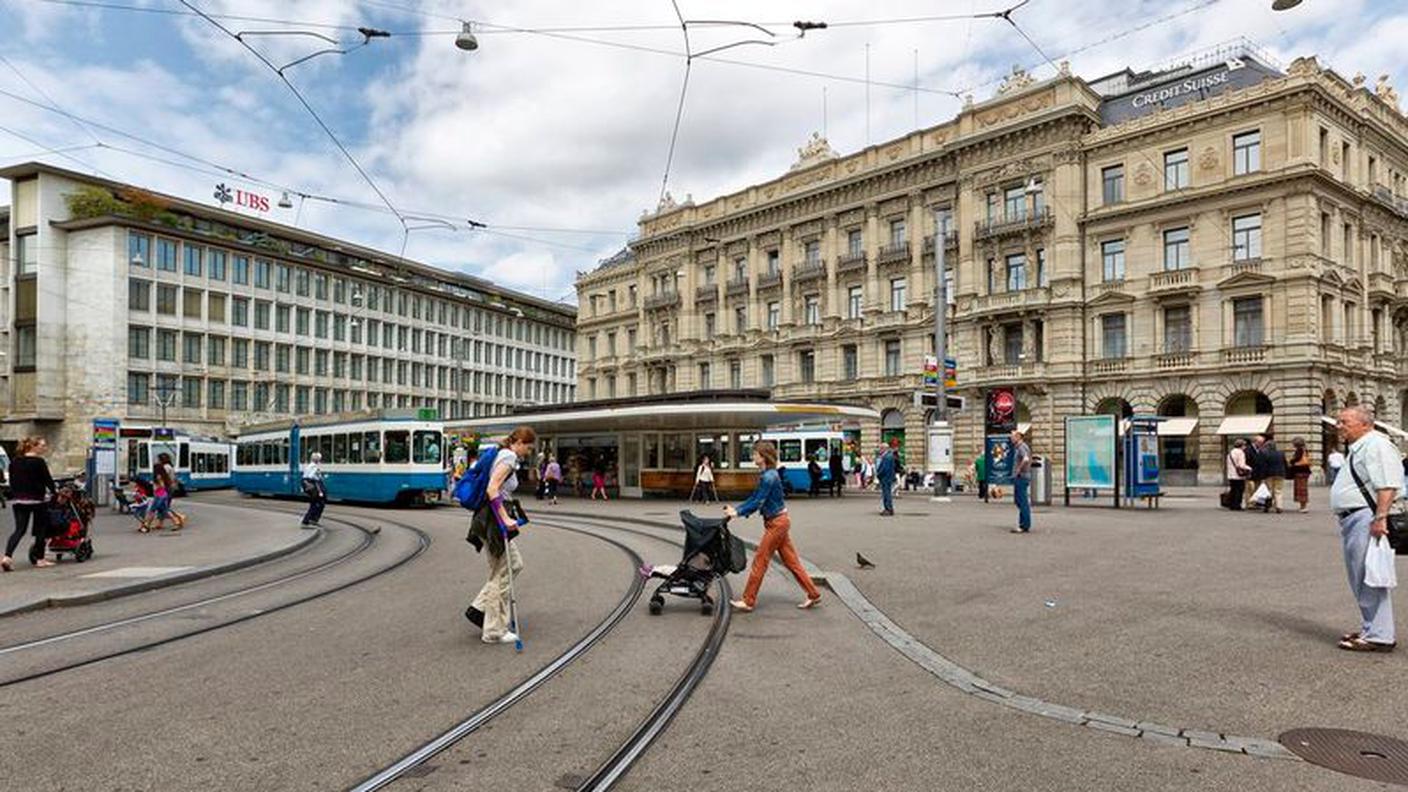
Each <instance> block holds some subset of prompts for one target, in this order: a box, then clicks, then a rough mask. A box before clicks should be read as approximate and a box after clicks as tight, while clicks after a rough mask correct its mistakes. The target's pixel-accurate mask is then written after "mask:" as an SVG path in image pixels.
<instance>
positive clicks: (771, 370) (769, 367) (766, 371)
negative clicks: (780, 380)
mask: <svg viewBox="0 0 1408 792" xmlns="http://www.w3.org/2000/svg"><path fill="white" fill-rule="evenodd" d="M761 363H762V370H763V383H762V384H763V387H765V388H771V387H772V386H773V383H775V382H776V381H777V370H776V369H777V364H776V361H775V359H774V358H773V356H772V355H763V357H762V359H761Z"/></svg>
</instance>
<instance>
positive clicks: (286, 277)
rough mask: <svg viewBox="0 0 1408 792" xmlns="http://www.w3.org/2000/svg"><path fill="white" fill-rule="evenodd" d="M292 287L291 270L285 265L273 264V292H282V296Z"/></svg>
mask: <svg viewBox="0 0 1408 792" xmlns="http://www.w3.org/2000/svg"><path fill="white" fill-rule="evenodd" d="M292 285H293V270H291V269H290V268H289V267H288V266H287V265H284V264H275V265H274V290H275V291H280V292H283V293H284V294H288V291H289V289H290V288H291V287H292Z"/></svg>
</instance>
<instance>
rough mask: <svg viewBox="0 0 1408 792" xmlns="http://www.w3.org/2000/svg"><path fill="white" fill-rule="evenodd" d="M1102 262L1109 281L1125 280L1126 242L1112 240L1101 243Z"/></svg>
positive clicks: (1105, 275) (1106, 278)
mask: <svg viewBox="0 0 1408 792" xmlns="http://www.w3.org/2000/svg"><path fill="white" fill-rule="evenodd" d="M1100 260H1101V263H1102V265H1103V270H1104V277H1105V280H1106V281H1107V282H1108V281H1122V280H1124V240H1123V239H1112V240H1110V241H1109V242H1102V243H1100Z"/></svg>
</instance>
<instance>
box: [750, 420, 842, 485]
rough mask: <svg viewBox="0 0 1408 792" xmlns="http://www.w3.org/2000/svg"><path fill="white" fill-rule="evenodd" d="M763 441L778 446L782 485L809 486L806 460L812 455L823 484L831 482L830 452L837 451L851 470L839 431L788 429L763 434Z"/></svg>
mask: <svg viewBox="0 0 1408 792" xmlns="http://www.w3.org/2000/svg"><path fill="white" fill-rule="evenodd" d="M763 439H764V440H771V441H772V442H773V443H774V444H775V445H776V446H777V464H778V467H779V468H782V469H783V470H782V477H783V484H784V486H786V487H789V488H791V489H792V490H794V491H796V492H806V491H808V490H809V489H811V486H812V480H811V476H810V475H809V474H808V473H807V462H808V460H810V459H811V458H812V457H813V456H815V457H816V462H817V464H818V465H821V481H822V486H826V485H827V484H829V483H830V481H831V469H830V462H831V455H832V454H840V455H841V464H842V466H843V467H844V469H845V470H847V471H849V470H850V469H851V464H852V458H851V455H850V453H848V452H847V451H846V441H845V435H844V434H843V433H842V432H840V431H839V430H831V429H807V428H800V429H796V430H787V431H769V432H764V433H763Z"/></svg>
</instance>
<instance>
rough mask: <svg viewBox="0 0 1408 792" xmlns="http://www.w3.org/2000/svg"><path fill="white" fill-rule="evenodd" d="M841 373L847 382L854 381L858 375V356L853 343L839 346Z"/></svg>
mask: <svg viewBox="0 0 1408 792" xmlns="http://www.w3.org/2000/svg"><path fill="white" fill-rule="evenodd" d="M841 375H842V377H843V378H844V379H845V380H846V381H847V382H855V381H856V379H857V378H858V377H859V376H860V358H859V356H858V353H857V350H856V345H855V344H847V345H845V346H843V347H841Z"/></svg>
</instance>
